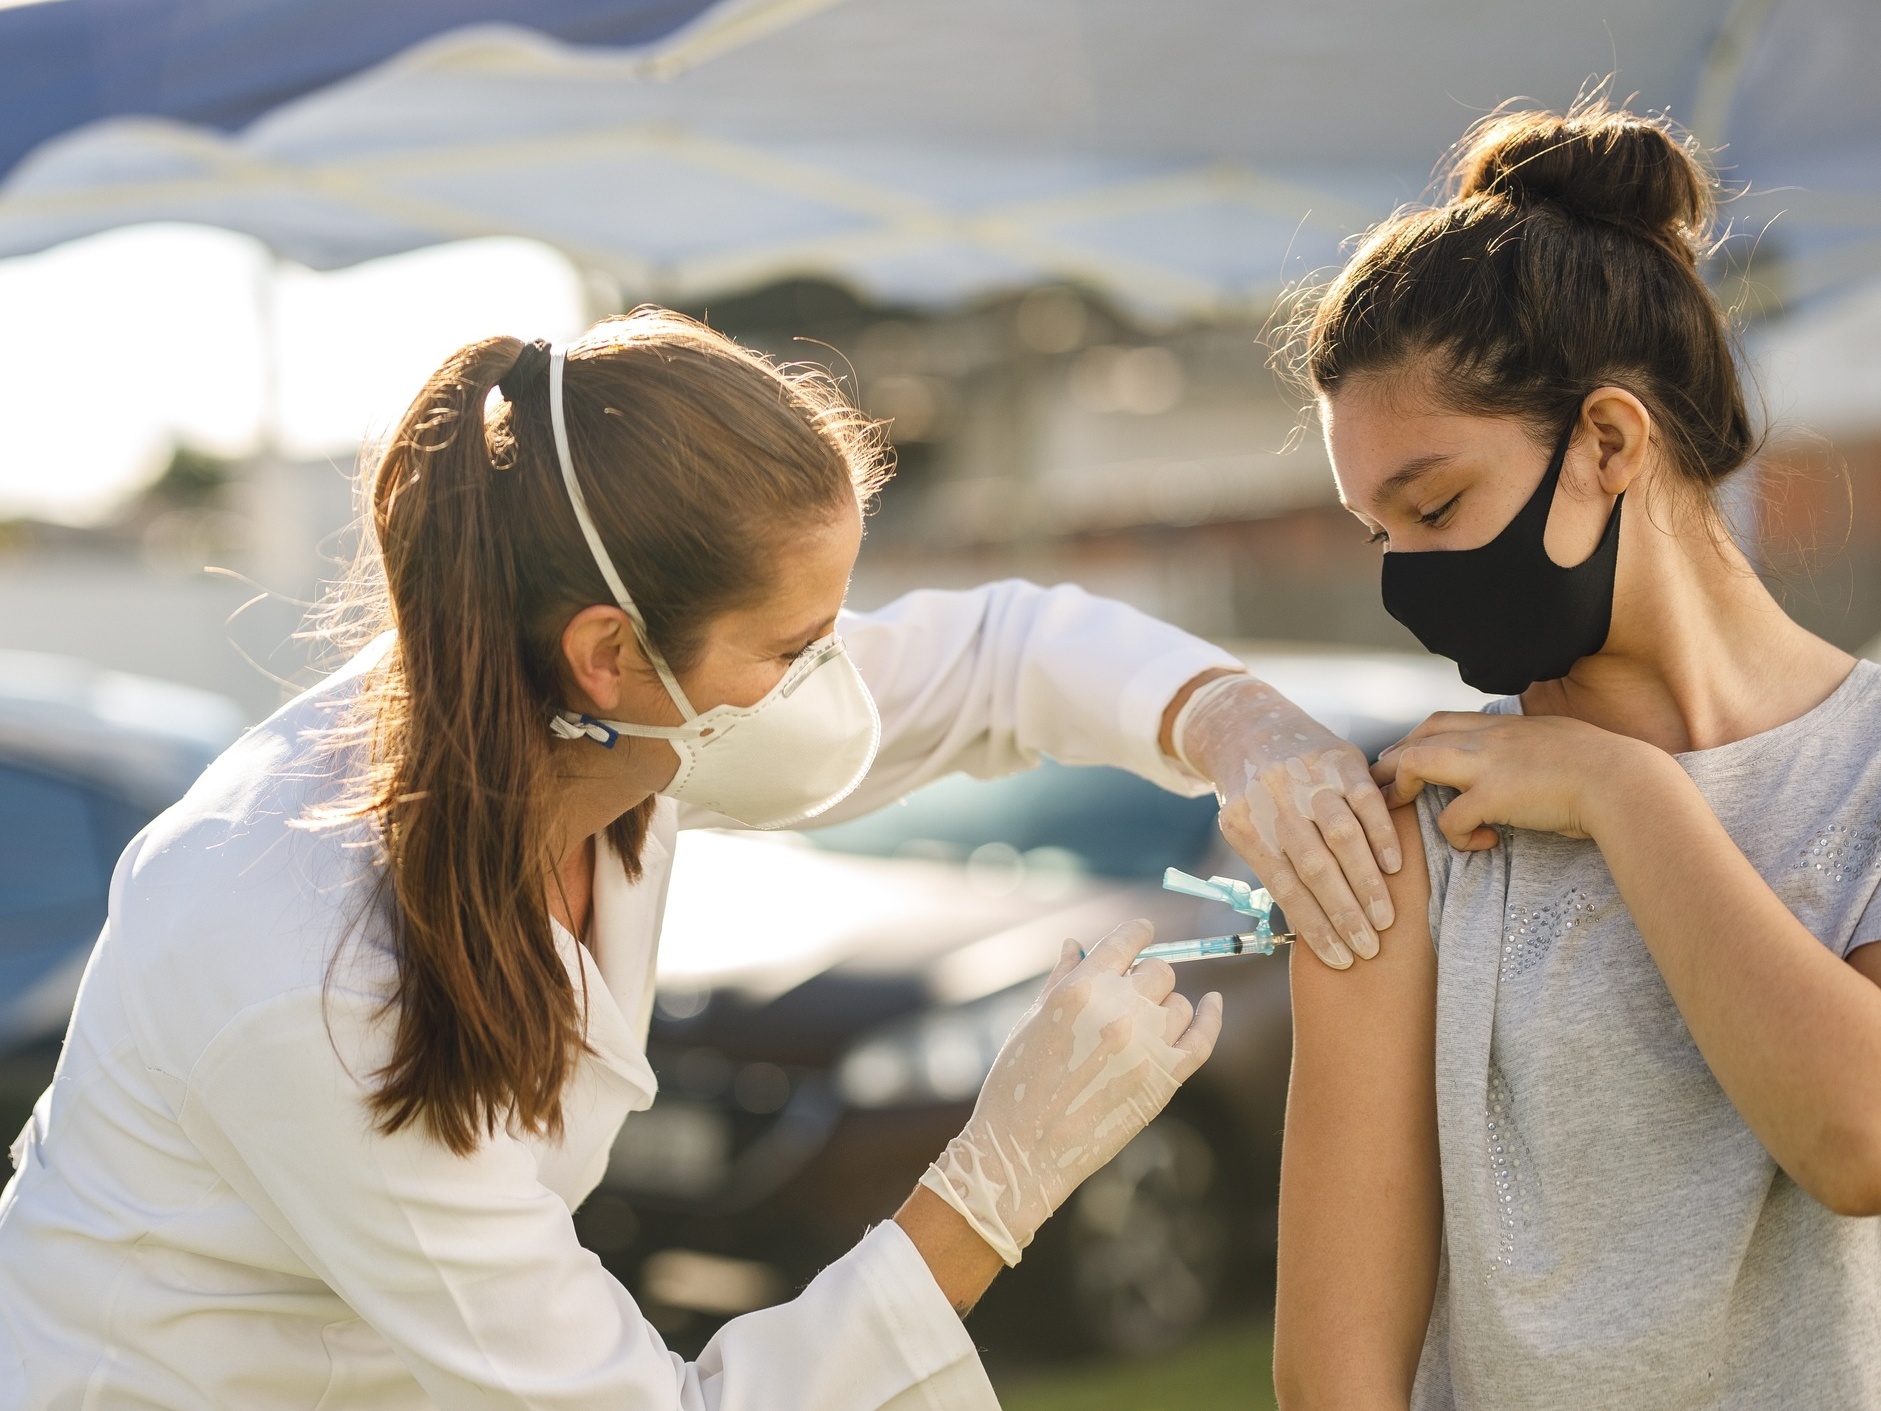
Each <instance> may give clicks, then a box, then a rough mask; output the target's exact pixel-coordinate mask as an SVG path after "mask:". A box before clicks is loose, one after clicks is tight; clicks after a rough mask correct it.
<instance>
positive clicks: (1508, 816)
mask: <svg viewBox="0 0 1881 1411" xmlns="http://www.w3.org/2000/svg"><path fill="white" fill-rule="evenodd" d="M1455 190H1456V196H1455V198H1454V199H1453V200H1451V201H1450V202H1449V203H1448V204H1447V205H1444V206H1443V207H1441V208H1440V209H1435V210H1422V211H1414V212H1409V213H1404V214H1400V215H1398V216H1396V217H1394V218H1393V219H1391V220H1390V221H1388V222H1386V223H1385V225H1383V226H1382V227H1380V228H1379V229H1378V230H1376V231H1375V232H1373V234H1372V235H1371V237H1370V238H1369V239H1368V240H1367V241H1366V242H1365V244H1364V246H1363V247H1362V248H1361V249H1360V251H1359V253H1358V254H1357V255H1356V256H1355V257H1354V259H1353V260H1352V262H1351V264H1350V265H1349V266H1348V267H1347V269H1346V270H1345V271H1344V272H1343V274H1341V276H1340V277H1339V278H1338V280H1337V281H1336V282H1335V283H1334V284H1333V285H1332V286H1331V288H1330V289H1329V290H1328V291H1327V293H1326V294H1325V295H1324V297H1323V298H1322V299H1321V300H1320V301H1319V303H1318V304H1317V306H1316V308H1315V310H1314V312H1313V317H1312V320H1311V323H1310V328H1309V330H1308V332H1307V334H1306V350H1305V352H1306V366H1307V371H1308V373H1309V375H1310V377H1311V379H1312V383H1313V387H1314V390H1315V392H1316V393H1317V395H1318V398H1319V402H1320V408H1321V412H1322V414H1323V417H1324V423H1325V428H1326V436H1327V442H1328V445H1329V448H1330V451H1331V455H1332V460H1333V464H1334V467H1335V470H1336V473H1337V476H1338V482H1339V488H1340V493H1341V495H1342V497H1343V499H1344V501H1345V503H1346V505H1347V506H1348V507H1349V508H1350V509H1351V510H1352V512H1353V513H1354V514H1355V515H1357V516H1358V518H1359V519H1361V520H1362V521H1364V522H1365V524H1366V525H1367V526H1368V527H1369V528H1371V529H1372V530H1373V531H1374V533H1375V534H1376V536H1377V538H1378V540H1379V541H1380V542H1381V543H1382V544H1383V545H1384V549H1385V558H1384V573H1383V589H1384V597H1385V604H1386V606H1387V607H1388V608H1389V609H1390V611H1391V612H1392V613H1393V614H1394V615H1395V616H1397V617H1398V618H1399V619H1400V620H1401V621H1403V622H1404V623H1405V624H1406V625H1407V626H1409V627H1410V628H1411V629H1412V630H1413V631H1414V632H1416V633H1417V635H1418V636H1419V637H1420V638H1421V639H1422V640H1423V641H1424V642H1425V644H1426V645H1428V646H1430V647H1431V648H1432V649H1433V650H1436V651H1440V652H1442V653H1443V654H1445V655H1448V656H1450V657H1452V658H1453V659H1455V660H1456V661H1457V663H1458V665H1459V667H1460V668H1461V670H1462V673H1463V676H1464V678H1465V679H1466V680H1468V681H1471V682H1472V683H1474V684H1476V685H1478V686H1480V687H1482V688H1484V689H1486V690H1491V691H1499V692H1507V693H1509V695H1508V698H1507V699H1505V700H1503V701H1500V702H1498V703H1497V704H1495V705H1493V706H1492V707H1490V709H1489V710H1488V711H1487V712H1485V713H1484V714H1482V715H1454V714H1451V715H1440V716H1436V717H1433V718H1432V719H1431V720H1430V721H1429V722H1427V723H1426V724H1425V725H1424V726H1422V727H1420V729H1419V730H1418V731H1417V732H1416V733H1415V734H1414V735H1413V737H1412V738H1411V739H1410V740H1409V741H1407V742H1406V743H1405V744H1404V745H1402V746H1400V747H1399V748H1398V749H1396V750H1395V751H1392V752H1391V753H1390V754H1388V755H1387V757H1386V759H1385V760H1384V761H1383V762H1382V763H1381V766H1380V772H1381V775H1388V776H1389V777H1390V778H1391V780H1392V781H1393V791H1394V793H1395V796H1396V800H1395V801H1400V802H1403V803H1404V804H1405V806H1402V807H1400V808H1399V809H1398V810H1397V814H1396V816H1397V820H1398V827H1399V832H1400V835H1401V836H1402V838H1403V840H1404V845H1405V849H1406V851H1407V853H1410V852H1412V851H1413V850H1416V849H1421V850H1422V852H1423V854H1424V856H1425V858H1426V860H1427V862H1428V868H1427V869H1418V868H1415V867H1407V868H1405V869H1404V870H1403V871H1402V872H1401V873H1400V874H1398V875H1397V876H1396V877H1394V878H1393V879H1392V890H1393V900H1394V903H1395V906H1396V910H1397V914H1398V917H1399V921H1398V923H1397V924H1396V925H1395V926H1394V927H1393V928H1392V930H1391V932H1390V934H1389V935H1388V936H1387V937H1386V938H1385V945H1384V948H1383V950H1382V951H1381V953H1380V955H1379V957H1378V958H1377V959H1376V960H1374V961H1373V962H1371V963H1370V964H1369V965H1366V966H1361V967H1358V968H1357V969H1354V970H1352V971H1349V972H1347V973H1345V974H1336V973H1334V972H1332V971H1329V970H1328V969H1326V967H1324V966H1323V965H1320V964H1318V963H1317V962H1315V961H1313V960H1312V959H1311V958H1310V957H1296V960H1295V964H1294V967H1293V979H1294V1010H1295V1022H1296V1038H1295V1051H1294V1069H1293V1090H1292V1097H1291V1101H1290V1105H1289V1109H1288V1113H1287V1129H1286V1148H1285V1158H1284V1163H1283V1171H1282V1186H1281V1216H1280V1285H1279V1304H1278V1313H1277V1330H1276V1353H1275V1378H1276V1382H1277V1384H1278V1387H1279V1391H1280V1397H1281V1402H1282V1404H1283V1405H1285V1406H1288V1407H1299V1406H1336V1407H1339V1408H1342V1411H1353V1408H1366V1407H1399V1408H1402V1407H1406V1406H1407V1405H1408V1406H1414V1407H1418V1408H1447V1407H1497V1408H1541V1407H1576V1408H1583V1407H1585V1408H1593V1407H1600V1408H1612V1407H1641V1408H1670V1407H1810V1408H1833V1407H1857V1406H1876V1405H1881V1221H1877V1220H1875V1219H1873V1218H1870V1217H1872V1216H1874V1215H1876V1214H1877V1213H1878V1212H1881V946H1877V945H1873V944H1870V943H1871V942H1875V941H1878V940H1881V904H1877V899H1876V895H1875V893H1876V880H1877V875H1881V857H1878V855H1881V816H1878V815H1881V760H1877V758H1876V757H1875V744H1876V742H1877V741H1881V668H1877V667H1876V666H1874V665H1871V664H1869V663H1865V662H1863V663H1858V662H1855V661H1854V660H1852V659H1851V658H1850V657H1849V656H1848V655H1846V654H1845V653H1843V652H1841V651H1838V650H1837V649H1835V648H1834V647H1832V646H1830V645H1829V644H1828V643H1826V642H1823V641H1821V640H1819V639H1817V638H1815V637H1813V636H1811V635H1810V634H1809V633H1807V632H1805V631H1803V630H1802V629H1801V628H1800V627H1798V626H1797V625H1796V624H1795V623H1793V622H1791V621H1790V620H1789V619H1788V618H1786V617H1785V616H1784V614H1783V612H1782V611H1781V609H1780V608H1779V607H1778V606H1777V604H1776V603H1775V602H1774V601H1773V600H1772V599H1771V597H1770V595H1769V594H1768V593H1767V592H1766V591H1765V590H1764V588H1763V586H1762V585H1761V583H1760V582H1759V581H1758V579H1757V576H1756V575H1755V573H1754V572H1752V570H1751V568H1750V566H1749V565H1748V564H1747V562H1746V561H1745V559H1744V557H1743V555H1742V554H1741V553H1739V552H1738V550H1737V549H1736V548H1735V547H1734V546H1733V545H1732V543H1731V541H1730V539H1729V537H1728V536H1727V535H1726V534H1725V533H1724V531H1723V528H1722V525H1721V523H1720V518H1719V515H1718V513H1717V510H1716V507H1715V502H1716V496H1717V493H1718V490H1719V487H1720V486H1721V485H1722V484H1723V482H1724V481H1725V480H1726V478H1727V477H1728V476H1730V475H1731V474H1732V473H1733V472H1735V471H1736V470H1738V469H1739V468H1740V467H1741V466H1742V465H1743V464H1744V462H1745V461H1746V460H1747V459H1748V458H1749V457H1750V455H1751V454H1752V452H1753V450H1754V449H1755V446H1754V438H1753V433H1752V426H1751V421H1750V418H1749V417H1748V416H1747V414H1746V411H1745V407H1744V402H1743V398H1742V395H1741V393H1740V389H1739V383H1738V376H1737V369H1736V366H1735V364H1734V362H1733V358H1732V352H1731V346H1730V341H1729V337H1728V330H1727V326H1726V320H1725V318H1724V316H1723V314H1722V313H1721V311H1720V309H1719V308H1718V305H1717V304H1716V302H1715V301H1714V299H1713V298H1712V296H1711V294H1710V293H1709V291H1708V290H1707V289H1706V287H1705V285H1704V284H1703V283H1702V281H1701V279H1700V277H1699V274H1698V270H1697V265H1696V258H1695V257H1696V254H1697V252H1698V251H1699V250H1701V249H1703V248H1704V241H1705V239H1706V233H1707V228H1708V225H1709V223H1710V217H1711V213H1712V185H1711V182H1710V180H1709V178H1708V177H1707V176H1706V175H1705V174H1704V172H1703V171H1702V170H1701V168H1700V167H1699V166H1698V165H1697V163H1696V162H1695V160H1694V159H1693V157H1692V155H1691V152H1690V150H1689V149H1688V148H1686V147H1685V146H1683V145H1681V144H1680V143H1679V142H1677V141H1675V140H1674V139H1673V137H1672V136H1671V135H1670V134H1669V133H1668V132H1667V131H1666V130H1665V129H1664V128H1663V127H1661V126H1659V125H1657V124H1655V123H1652V122H1648V121H1645V120H1642V119H1639V118H1636V117H1633V116H1630V115H1628V114H1625V113H1620V112H1613V111H1608V110H1604V109H1601V108H1585V109H1582V110H1580V111H1577V112H1575V113H1573V114H1570V115H1569V116H1568V117H1566V118H1562V117H1559V116H1555V115H1548V114H1521V115H1505V116H1502V117H1499V118H1497V119H1494V120H1492V121H1490V122H1488V123H1487V124H1485V125H1484V126H1483V127H1481V128H1480V129H1479V130H1477V131H1476V132H1475V133H1474V134H1473V135H1472V137H1471V138H1470V139H1469V140H1468V141H1467V142H1466V144H1465V150H1464V152H1463V155H1462V157H1461V160H1460V162H1459V165H1458V169H1457V181H1456V187H1455ZM1426 786H1430V787H1426ZM1413 799H1414V801H1415V802H1414V806H1411V804H1410V801H1411V800H1413ZM1354 1036H1362V1039H1361V1038H1356V1037H1354ZM1355 1044H1362V1046H1363V1051H1364V1052H1365V1053H1366V1054H1367V1056H1368V1059H1369V1062H1368V1063H1366V1064H1363V1065H1358V1064H1354V1063H1352V1062H1351V1055H1352V1053H1353V1051H1354V1045H1355Z"/></svg>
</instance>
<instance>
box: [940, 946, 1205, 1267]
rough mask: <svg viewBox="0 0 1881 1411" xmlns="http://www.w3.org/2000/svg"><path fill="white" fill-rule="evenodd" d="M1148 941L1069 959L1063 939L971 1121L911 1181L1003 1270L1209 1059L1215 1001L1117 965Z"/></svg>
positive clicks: (1167, 978) (1157, 970) (1153, 971)
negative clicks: (970, 1231) (974, 1235)
mask: <svg viewBox="0 0 1881 1411" xmlns="http://www.w3.org/2000/svg"><path fill="white" fill-rule="evenodd" d="M1154 936H1155V928H1154V927H1152V926H1151V925H1150V923H1149V922H1147V921H1127V922H1125V923H1124V924H1123V925H1121V926H1119V927H1118V928H1117V929H1116V930H1114V931H1112V932H1111V933H1110V934H1109V935H1108V936H1106V937H1104V939H1103V940H1101V941H1099V942H1098V943H1097V945H1096V946H1095V947H1094V948H1093V949H1092V951H1091V953H1090V955H1089V956H1087V957H1085V958H1084V959H1082V960H1080V959H1079V950H1078V944H1077V942H1076V941H1066V942H1065V948H1064V952H1063V954H1062V955H1061V956H1060V957H1059V960H1058V966H1057V968H1056V969H1055V970H1053V971H1052V973H1051V976H1050V977H1049V978H1048V979H1047V980H1046V981H1045V988H1044V989H1043V990H1041V991H1040V992H1039V997H1038V999H1037V1000H1036V1001H1034V1003H1033V1005H1032V1007H1031V1008H1030V1009H1029V1010H1027V1011H1026V1013H1025V1016H1024V1018H1022V1019H1020V1021H1019V1023H1018V1024H1017V1025H1016V1026H1015V1027H1014V1029H1013V1031H1012V1033H1011V1035H1010V1036H1009V1037H1008V1038H1007V1039H1006V1043H1005V1046H1004V1047H1003V1048H1001V1049H1000V1051H999V1056H998V1057H997V1058H995V1059H994V1060H993V1067H992V1071H991V1072H990V1073H988V1074H987V1075H986V1083H985V1085H984V1086H983V1087H981V1089H980V1097H979V1101H978V1102H976V1103H975V1104H974V1107H973V1116H972V1117H971V1118H970V1119H969V1120H968V1122H967V1125H966V1126H965V1127H963V1128H961V1130H960V1135H959V1136H957V1137H955V1138H954V1139H953V1140H952V1141H951V1142H949V1143H948V1144H947V1150H946V1151H945V1152H943V1153H942V1154H941V1158H940V1160H938V1161H937V1162H935V1163H934V1164H933V1165H932V1166H930V1167H928V1169H927V1174H926V1175H924V1176H922V1177H921V1184H922V1185H924V1186H926V1187H927V1188H928V1189H929V1190H931V1191H933V1192H934V1193H935V1194H936V1195H938V1196H939V1197H940V1198H941V1199H942V1200H944V1201H946V1202H947V1203H948V1204H949V1205H951V1206H952V1207H953V1208H954V1209H955V1210H957V1211H958V1212H959V1213H960V1215H961V1216H962V1217H963V1218H964V1219H965V1220H966V1222H967V1223H968V1224H969V1225H971V1226H973V1228H974V1229H975V1230H977V1231H978V1232H979V1234H980V1237H981V1238H982V1239H984V1240H985V1241H986V1242H987V1243H988V1244H989V1245H991V1246H992V1247H993V1249H994V1250H995V1251H996V1252H997V1253H998V1254H999V1257H1000V1258H1001V1259H1003V1260H1005V1261H1006V1263H1007V1264H1008V1265H1013V1264H1017V1263H1018V1262H1019V1254H1020V1251H1022V1250H1023V1249H1024V1248H1025V1247H1026V1246H1027V1245H1028V1244H1030V1243H1031V1242H1032V1236H1033V1235H1035V1234H1037V1233H1038V1228H1039V1226H1040V1225H1042V1224H1044V1223H1045V1221H1046V1219H1047V1218H1048V1217H1050V1215H1051V1213H1052V1212H1053V1211H1054V1210H1056V1209H1057V1208H1058V1207H1059V1206H1060V1205H1062V1204H1063V1203H1064V1202H1065V1200H1066V1198H1067V1197H1069V1196H1070V1194H1071V1193H1072V1192H1073V1191H1074V1190H1076V1189H1077V1188H1078V1186H1079V1185H1080V1184H1081V1183H1082V1182H1083V1181H1084V1179H1085V1177H1087V1176H1089V1175H1090V1174H1091V1173H1092V1172H1094V1171H1096V1170H1098V1169H1099V1168H1100V1167H1102V1166H1103V1165H1104V1164H1105V1163H1106V1162H1107V1161H1109V1160H1110V1158H1111V1157H1113V1156H1115V1155H1116V1154H1117V1153H1118V1152H1119V1151H1121V1150H1123V1148H1124V1145H1125V1144H1126V1143H1127V1142H1128V1141H1129V1140H1130V1138H1132V1137H1134V1136H1135V1135H1136V1134H1137V1133H1138V1132H1140V1131H1142V1130H1143V1128H1144V1127H1146V1126H1148V1125H1149V1122H1150V1119H1151V1118H1153V1117H1155V1116H1156V1114H1157V1113H1159V1112H1161V1111H1162V1110H1163V1107H1164V1105H1165V1104H1166V1103H1167V1102H1168V1101H1169V1099H1170V1098H1171V1097H1172V1096H1174V1094H1175V1091H1176V1089H1177V1088H1178V1087H1179V1086H1181V1084H1182V1081H1183V1080H1184V1079H1185V1078H1187V1077H1188V1076H1189V1074H1191V1073H1193V1072H1194V1071H1195V1070H1196V1069H1197V1068H1200V1067H1201V1066H1202V1064H1203V1062H1204V1061H1205V1060H1206V1059H1207V1058H1208V1055H1209V1054H1210V1053H1212V1052H1213V1051H1214V1048H1215V1039H1216V1037H1217V1036H1219V1035H1220V1033H1221V996H1220V995H1218V994H1213V993H1210V994H1207V995H1204V996H1203V997H1202V1003H1201V1005H1200V1007H1199V1008H1197V1007H1195V1006H1192V1005H1191V1004H1190V1003H1189V1001H1188V1000H1187V999H1186V998H1184V997H1183V996H1182V995H1179V994H1176V993H1175V992H1174V991H1175V983H1176V976H1175V972H1174V971H1173V970H1171V969H1170V968H1169V966H1168V965H1167V964H1166V963H1165V962H1163V961H1160V960H1146V961H1144V962H1143V963H1142V964H1141V965H1139V966H1137V968H1136V969H1135V970H1131V969H1130V963H1131V961H1133V960H1134V959H1135V958H1136V954H1137V952H1138V951H1140V950H1142V949H1143V947H1144V946H1146V945H1148V944H1149V943H1150V941H1151V939H1152V938H1153V937H1154ZM1126 972H1127V973H1126Z"/></svg>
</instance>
